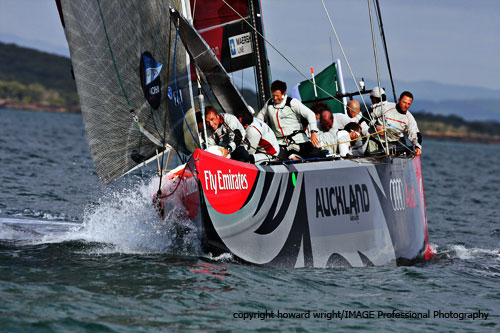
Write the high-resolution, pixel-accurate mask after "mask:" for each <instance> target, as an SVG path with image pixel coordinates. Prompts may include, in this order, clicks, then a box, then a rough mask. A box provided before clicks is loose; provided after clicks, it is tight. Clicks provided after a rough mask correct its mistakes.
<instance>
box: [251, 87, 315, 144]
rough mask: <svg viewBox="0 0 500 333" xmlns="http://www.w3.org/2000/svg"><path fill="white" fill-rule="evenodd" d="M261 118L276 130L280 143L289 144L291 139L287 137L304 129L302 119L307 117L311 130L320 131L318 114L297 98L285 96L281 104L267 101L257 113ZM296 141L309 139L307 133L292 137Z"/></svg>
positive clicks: (301, 141)
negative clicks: (317, 121)
mask: <svg viewBox="0 0 500 333" xmlns="http://www.w3.org/2000/svg"><path fill="white" fill-rule="evenodd" d="M257 118H258V119H259V120H263V121H264V122H266V123H267V124H268V125H269V127H271V129H272V130H273V132H274V135H275V136H276V139H278V143H279V144H280V145H285V144H288V143H289V142H290V141H289V140H286V139H285V137H286V136H288V135H290V134H292V133H293V132H295V131H301V130H304V128H303V127H302V123H301V119H302V118H305V119H306V120H307V122H308V123H309V129H310V130H311V131H318V127H317V125H316V116H315V114H314V112H312V111H311V110H310V109H309V108H308V107H307V106H305V105H304V104H302V103H301V102H300V101H299V100H297V99H295V98H289V97H288V96H286V95H285V96H284V98H283V101H282V102H281V103H280V104H276V105H275V104H274V103H273V101H272V100H269V101H267V102H266V104H265V105H264V107H263V108H262V110H260V112H259V114H258V115H257ZM292 139H293V141H294V142H295V143H303V142H307V141H309V138H308V137H307V135H306V134H305V133H298V134H296V135H294V136H293V137H292Z"/></svg>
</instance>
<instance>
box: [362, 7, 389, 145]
mask: <svg viewBox="0 0 500 333" xmlns="http://www.w3.org/2000/svg"><path fill="white" fill-rule="evenodd" d="M367 1H368V16H369V17H370V29H371V33H372V45H373V57H374V58H375V70H376V71H377V86H378V89H379V91H380V88H381V85H380V71H379V67H378V56H377V43H376V42H375V29H374V28H373V18H372V7H371V5H370V0H367ZM381 97H382V96H381ZM380 103H381V104H380V106H381V107H382V105H383V104H382V103H383V101H382V99H380ZM383 110H384V109H383V108H382V111H383ZM382 120H383V123H384V131H385V130H386V127H387V122H386V120H385V112H383V113H382ZM385 139H386V140H385V153H386V154H389V142H388V140H387V138H385Z"/></svg>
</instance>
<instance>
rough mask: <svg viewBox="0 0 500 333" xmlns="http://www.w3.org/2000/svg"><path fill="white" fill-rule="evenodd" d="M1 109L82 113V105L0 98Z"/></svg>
mask: <svg viewBox="0 0 500 333" xmlns="http://www.w3.org/2000/svg"><path fill="white" fill-rule="evenodd" d="M0 109H11V110H29V111H43V112H58V113H73V114H75V113H81V110H80V106H79V105H75V106H61V105H55V104H50V103H43V102H42V103H21V102H12V101H8V100H1V99H0Z"/></svg>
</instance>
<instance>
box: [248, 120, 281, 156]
mask: <svg viewBox="0 0 500 333" xmlns="http://www.w3.org/2000/svg"><path fill="white" fill-rule="evenodd" d="M246 139H247V144H248V145H249V146H248V149H247V150H248V153H249V154H255V153H266V154H269V155H273V156H276V155H278V153H279V151H280V146H279V144H278V140H277V139H276V136H275V135H274V133H273V130H272V129H271V128H270V127H269V126H268V125H267V124H266V123H265V122H263V121H261V120H259V119H257V118H253V122H252V123H251V124H250V125H249V126H248V127H247V128H246Z"/></svg>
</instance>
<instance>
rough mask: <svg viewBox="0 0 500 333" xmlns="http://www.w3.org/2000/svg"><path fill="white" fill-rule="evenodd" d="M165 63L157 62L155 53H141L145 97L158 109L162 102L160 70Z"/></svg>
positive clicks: (142, 82)
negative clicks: (154, 56)
mask: <svg viewBox="0 0 500 333" xmlns="http://www.w3.org/2000/svg"><path fill="white" fill-rule="evenodd" d="M162 67H163V64H162V63H160V62H156V60H155V59H154V58H153V55H152V54H151V53H149V52H147V51H146V52H144V53H143V54H142V55H141V65H140V69H139V71H140V73H139V75H140V77H141V85H142V91H143V92H144V97H145V98H146V100H147V101H148V103H149V104H150V105H151V107H152V108H153V109H157V108H158V107H159V106H160V103H161V80H160V72H161V69H162Z"/></svg>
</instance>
